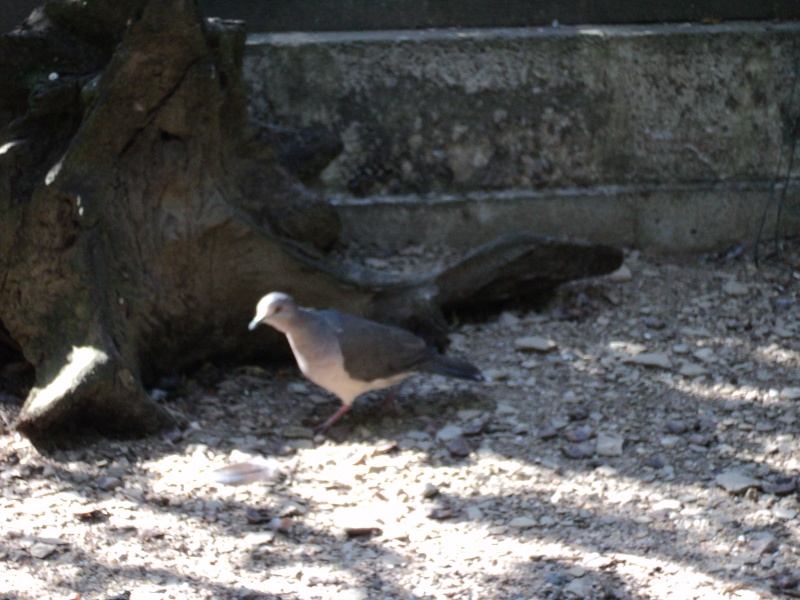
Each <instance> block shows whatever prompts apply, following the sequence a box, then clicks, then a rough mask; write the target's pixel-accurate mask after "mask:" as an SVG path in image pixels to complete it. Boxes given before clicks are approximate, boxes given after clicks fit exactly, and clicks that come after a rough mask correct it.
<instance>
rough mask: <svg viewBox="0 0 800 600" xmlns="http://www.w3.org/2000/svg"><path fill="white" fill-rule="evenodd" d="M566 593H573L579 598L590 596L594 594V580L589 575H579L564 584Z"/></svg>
mask: <svg viewBox="0 0 800 600" xmlns="http://www.w3.org/2000/svg"><path fill="white" fill-rule="evenodd" d="M564 593H565V594H572V595H573V596H576V597H578V598H590V597H591V596H592V581H591V579H589V578H588V577H578V578H576V579H573V580H572V581H570V582H569V583H568V584H567V585H565V586H564Z"/></svg>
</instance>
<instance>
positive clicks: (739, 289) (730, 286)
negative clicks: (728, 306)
mask: <svg viewBox="0 0 800 600" xmlns="http://www.w3.org/2000/svg"><path fill="white" fill-rule="evenodd" d="M722 291H723V292H725V293H726V294H728V295H729V296H744V295H745V294H747V293H748V292H749V291H750V288H749V287H748V286H747V285H746V284H744V283H741V282H739V281H736V280H735V279H729V280H728V281H726V282H725V284H724V285H723V286H722Z"/></svg>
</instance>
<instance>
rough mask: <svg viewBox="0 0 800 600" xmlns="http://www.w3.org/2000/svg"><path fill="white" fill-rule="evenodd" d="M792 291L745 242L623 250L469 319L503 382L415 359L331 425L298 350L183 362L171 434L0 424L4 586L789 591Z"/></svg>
mask: <svg viewBox="0 0 800 600" xmlns="http://www.w3.org/2000/svg"><path fill="white" fill-rule="evenodd" d="M415 251H416V250H415ZM381 260H382V259H381ZM373 262H374V261H373ZM372 266H380V265H376V264H373V265H372ZM796 302H797V293H796V287H794V286H792V284H791V278H790V277H787V276H786V274H784V273H781V272H779V271H777V270H774V269H762V270H757V269H755V268H754V267H753V265H752V264H751V263H749V261H748V258H747V256H746V255H743V254H740V253H738V252H732V253H729V254H727V255H725V254H721V255H715V256H705V257H698V256H693V257H680V258H675V257H671V258H665V257H653V256H644V255H639V254H638V253H637V252H631V253H629V254H628V256H627V258H626V263H625V266H624V267H623V268H622V270H621V271H619V272H617V273H616V274H614V275H613V276H610V277H605V278H601V279H597V280H592V281H586V282H581V283H577V284H572V285H570V286H566V287H565V288H563V289H562V290H561V291H560V293H559V294H558V296H557V297H556V298H555V299H554V301H553V302H552V303H551V305H550V306H548V308H547V309H546V310H545V311H543V312H541V313H533V312H522V311H519V312H517V311H509V312H505V313H502V314H500V315H496V316H495V317H493V318H492V319H491V320H490V321H488V322H485V323H478V324H475V323H472V324H464V325H462V326H460V327H459V328H458V329H457V330H456V333H454V334H453V336H452V345H451V348H450V350H449V352H450V353H453V354H456V355H460V356H463V357H466V358H468V359H470V360H471V361H473V362H475V363H476V364H478V365H479V366H481V367H482V368H483V369H484V370H485V372H486V373H487V374H488V375H490V376H491V378H492V381H490V382H487V383H484V384H475V383H472V382H461V381H453V380H446V379H443V378H438V377H431V378H419V377H418V378H414V379H412V380H409V381H407V382H404V383H403V384H401V385H400V386H398V388H397V390H396V393H395V398H396V401H397V410H396V411H394V412H392V411H385V410H383V409H382V407H381V404H382V402H381V400H382V396H381V394H380V393H374V394H370V395H368V396H366V397H365V398H363V399H361V400H359V401H358V402H357V403H356V406H355V407H354V409H353V410H352V411H351V412H350V413H349V414H348V415H347V416H346V417H344V418H343V419H342V421H341V422H340V423H339V424H337V426H336V427H334V429H333V430H332V431H331V433H330V434H329V436H328V437H327V438H322V437H316V438H313V437H312V436H311V433H310V430H309V429H308V427H309V426H311V425H313V424H316V423H319V422H320V421H322V420H323V419H324V418H325V417H327V416H329V415H330V414H331V413H332V412H333V411H334V410H335V409H336V408H337V406H338V404H337V402H336V401H334V399H333V398H332V397H331V396H329V395H328V394H327V393H324V392H322V391H320V390H319V389H317V388H315V387H314V386H313V385H312V384H310V383H307V382H305V381H304V380H302V378H301V377H300V375H299V373H298V371H297V369H296V367H294V366H293V365H285V366H280V367H268V368H267V367H265V366H263V365H262V366H256V365H252V366H243V367H239V368H236V369H233V370H221V369H217V368H214V367H208V368H206V369H203V370H201V371H200V372H198V373H196V374H194V375H193V376H192V377H191V378H190V379H187V381H186V382H185V386H184V388H185V392H184V394H183V395H181V396H178V397H177V398H175V399H172V400H168V401H167V402H169V403H170V405H171V407H172V408H173V409H174V410H175V411H176V412H180V413H182V414H183V415H184V417H185V418H186V420H187V422H188V423H189V427H188V429H187V430H186V431H184V432H183V433H182V434H181V435H178V434H173V435H169V436H166V437H167V438H169V439H162V438H150V439H144V440H136V441H130V440H125V441H121V440H96V441H93V442H89V443H88V444H87V445H86V446H84V447H82V448H76V449H70V450H62V451H58V452H55V453H53V454H50V455H47V456H43V455H40V454H38V453H37V452H36V451H35V450H34V449H33V448H31V447H30V445H29V444H28V443H27V442H26V441H25V440H24V439H22V438H20V437H18V436H16V435H15V434H13V433H9V432H7V431H6V430H2V435H0V459H2V464H3V468H2V473H1V474H0V492H1V494H0V507H2V509H1V510H0V598H4V599H23V598H25V599H27V598H31V599H33V598H35V599H42V598H73V599H77V598H84V599H110V598H128V597H129V598H132V599H144V598H153V599H155V598H159V599H167V598H302V599H311V598H334V599H348V600H350V599H368V598H379V599H384V598H387V599H388V598H419V599H423V598H424V599H429V598H435V599H438V598H520V599H531V598H542V599H544V598H547V599H557V598H565V599H568V598H609V599H613V598H625V599H644V598H703V599H709V598H726V599H730V598H748V599H749V598H752V599H755V598H779V597H787V596H790V597H791V596H794V597H800V585H799V583H798V582H799V581H800V558H799V557H798V554H799V553H800V541H799V540H798V533H800V502H799V501H798V474H799V473H800V433H798V427H797V424H798V400H800V371H798V363H800V342H798V337H797V333H798V321H797V307H796ZM4 415H5V419H6V420H7V419H9V418H11V417H13V410H11V409H10V408H9V407H8V406H6V407H4ZM260 460H267V461H273V462H275V461H276V463H277V465H278V466H279V467H280V470H281V472H282V474H281V475H280V476H278V477H277V478H275V479H272V480H259V481H255V482H252V483H249V484H247V485H239V486H236V487H233V486H225V485H220V484H218V483H215V482H214V479H213V475H209V474H213V472H214V471H215V470H216V469H220V468H222V467H225V466H227V465H232V464H237V463H242V462H247V461H250V463H251V464H252V463H257V462H258V461H260ZM267 464H269V462H268V463H267ZM263 470H264V472H266V471H268V470H269V467H264V468H263ZM226 472H227V471H223V473H226Z"/></svg>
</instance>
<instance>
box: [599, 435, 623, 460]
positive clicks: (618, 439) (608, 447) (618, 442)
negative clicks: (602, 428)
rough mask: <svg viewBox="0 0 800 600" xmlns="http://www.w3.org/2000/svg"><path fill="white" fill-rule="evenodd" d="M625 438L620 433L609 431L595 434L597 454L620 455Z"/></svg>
mask: <svg viewBox="0 0 800 600" xmlns="http://www.w3.org/2000/svg"><path fill="white" fill-rule="evenodd" d="M624 444H625V438H624V437H622V436H621V435H616V434H610V433H599V434H597V454H598V456H622V446H623V445H624Z"/></svg>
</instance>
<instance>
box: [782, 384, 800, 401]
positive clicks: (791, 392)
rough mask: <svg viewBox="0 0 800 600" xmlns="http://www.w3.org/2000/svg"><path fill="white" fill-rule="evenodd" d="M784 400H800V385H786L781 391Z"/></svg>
mask: <svg viewBox="0 0 800 600" xmlns="http://www.w3.org/2000/svg"><path fill="white" fill-rule="evenodd" d="M780 397H781V398H783V399H784V400H800V387H786V388H783V389H782V390H781V392H780Z"/></svg>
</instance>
